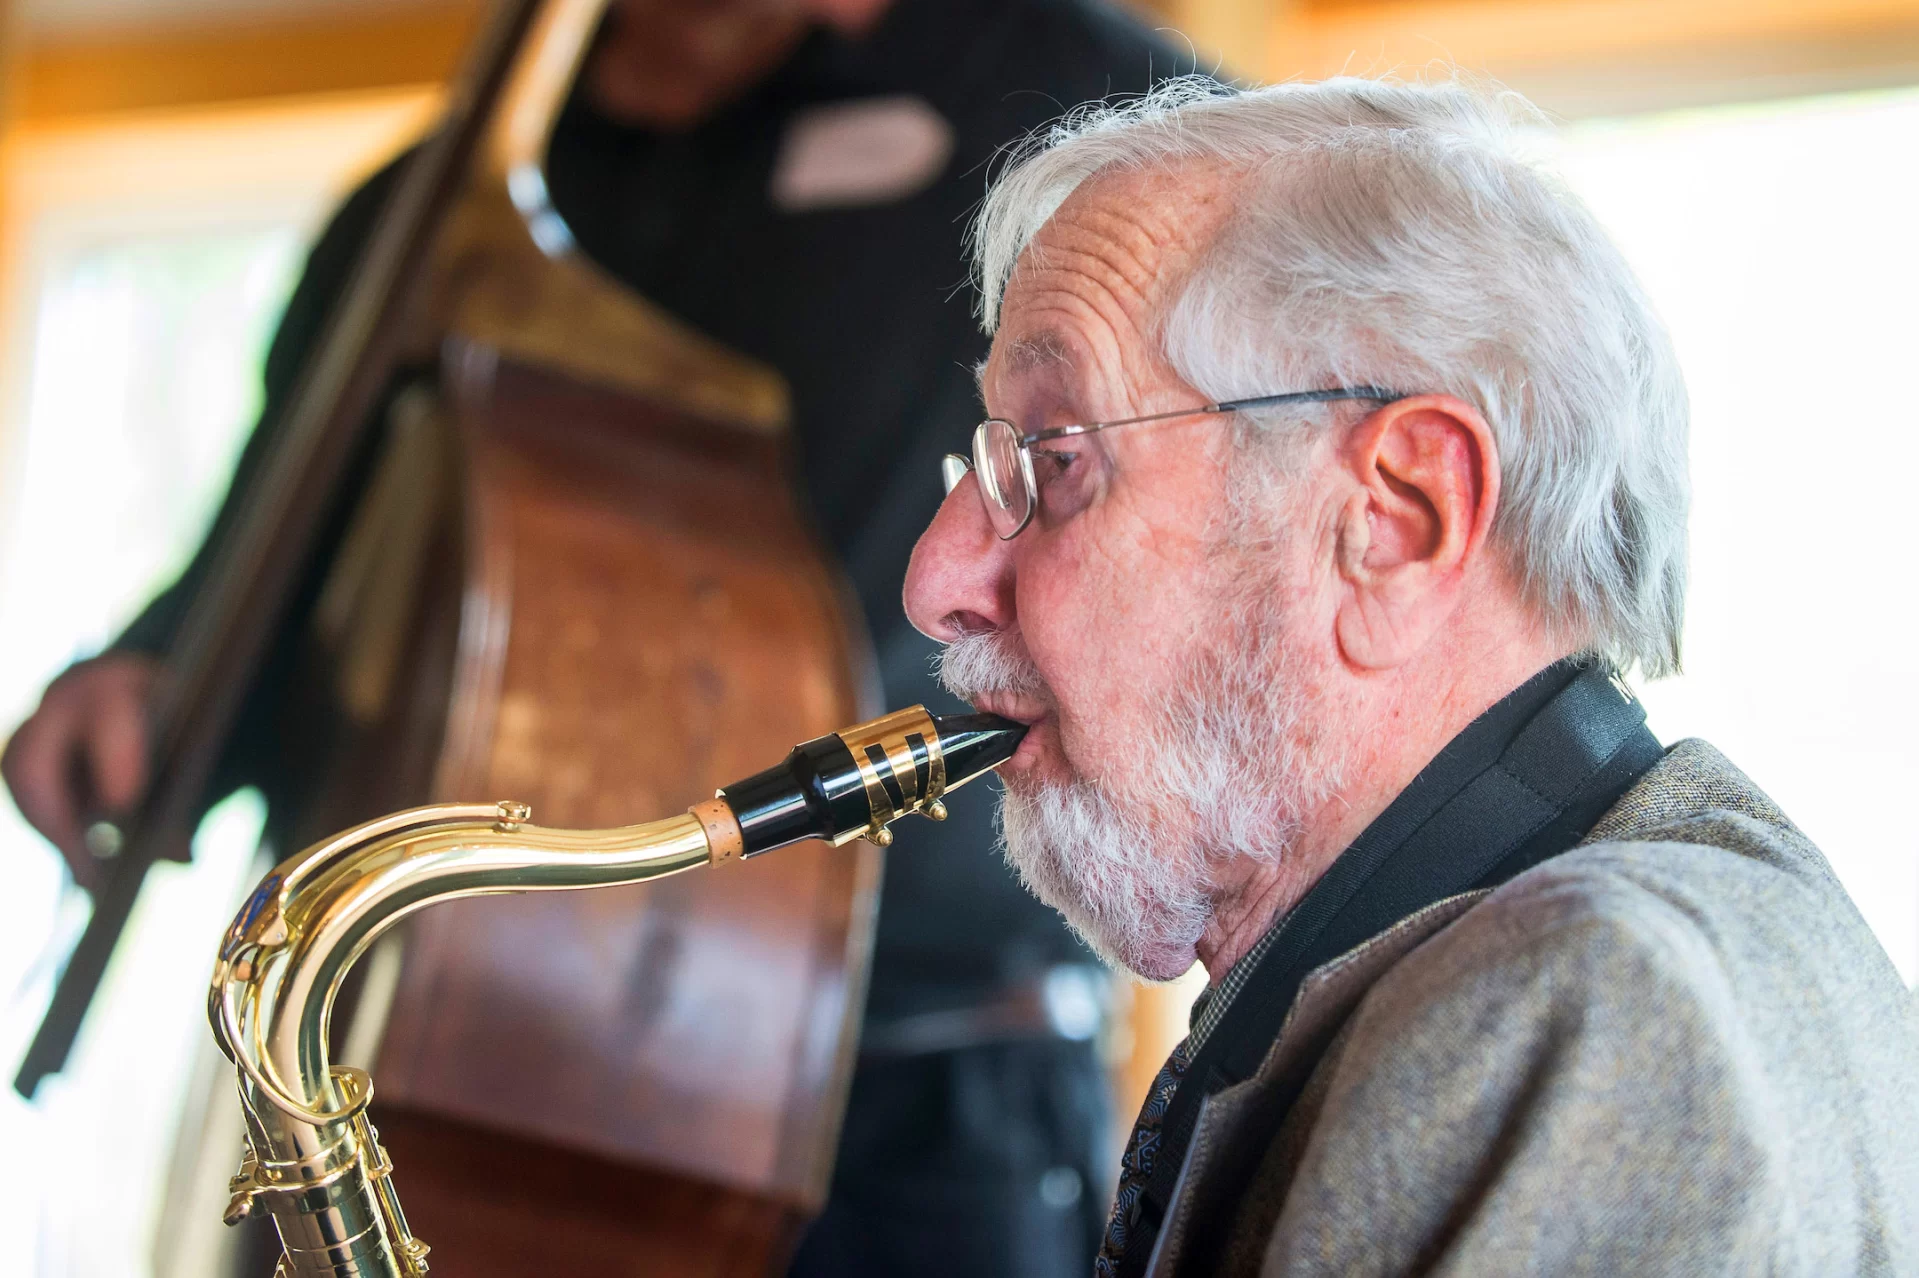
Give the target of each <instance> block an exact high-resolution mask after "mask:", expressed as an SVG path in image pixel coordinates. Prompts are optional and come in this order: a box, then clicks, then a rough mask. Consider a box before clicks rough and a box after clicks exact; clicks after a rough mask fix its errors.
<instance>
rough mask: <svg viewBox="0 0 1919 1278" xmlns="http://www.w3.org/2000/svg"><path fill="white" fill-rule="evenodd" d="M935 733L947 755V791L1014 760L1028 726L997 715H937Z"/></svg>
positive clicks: (934, 721)
mask: <svg viewBox="0 0 1919 1278" xmlns="http://www.w3.org/2000/svg"><path fill="white" fill-rule="evenodd" d="M932 718H933V731H935V732H937V733H939V737H940V749H941V750H942V751H944V752H945V754H946V788H947V789H949V790H951V789H953V788H954V787H956V786H962V785H965V784H966V783H967V782H968V781H971V780H972V779H973V778H974V777H977V776H978V775H979V774H980V773H982V772H990V771H991V770H992V769H994V768H997V767H998V766H999V765H1000V764H1002V763H1004V762H1006V761H1007V760H1008V759H1010V758H1012V757H1013V752H1014V751H1015V750H1017V749H1019V743H1020V742H1021V741H1023V740H1025V739H1026V725H1025V724H1023V723H1015V722H1013V720H1011V719H1002V718H1000V717H999V716H998V715H996V714H936V715H934V716H932Z"/></svg>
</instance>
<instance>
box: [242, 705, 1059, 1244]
mask: <svg viewBox="0 0 1919 1278" xmlns="http://www.w3.org/2000/svg"><path fill="white" fill-rule="evenodd" d="M1024 735H1025V728H1024V727H1023V726H1022V725H1020V724H1017V723H1012V722H1009V721H1008V720H1005V719H1000V718H998V717H996V716H993V715H950V716H938V715H931V714H928V713H927V711H926V710H925V708H924V707H920V706H915V707H913V708H912V709H910V710H901V711H897V712H895V713H893V714H889V715H887V716H885V717H884V718H881V719H875V720H873V721H872V722H870V723H862V724H859V725H856V726H854V727H851V728H847V729H844V730H842V731H840V732H836V733H832V734H829V735H827V736H824V737H818V738H816V739H814V740H812V741H808V742H805V743H804V744H802V745H799V746H796V747H794V749H793V752H792V753H791V754H789V755H788V756H787V758H786V760H785V762H784V763H782V764H780V765H779V766H777V767H774V768H770V769H768V770H767V771H765V772H761V773H757V774H755V775H754V776H751V777H748V778H746V779H745V780H744V781H740V782H737V783H735V784H733V785H729V786H726V787H724V788H722V789H721V790H719V791H718V792H717V794H716V795H715V797H714V798H712V799H708V800H706V801H705V802H702V803H697V804H695V805H694V806H693V807H692V808H690V809H689V810H688V811H687V812H686V813H685V814H684V815H681V816H676V817H669V818H667V819H665V820H663V821H653V822H650V823H647V824H644V825H630V826H622V827H619V828H617V829H610V830H556V829H545V828H542V827H540V826H537V825H533V824H531V821H530V818H531V815H532V814H531V812H530V811H529V810H528V808H527V806H526V805H525V804H523V803H515V802H501V803H495V804H442V805H438V806H434V807H424V808H414V809H411V810H409V811H405V812H396V813H393V814H392V815H390V816H385V817H381V818H380V819H378V820H376V821H369V822H367V823H366V824H364V825H359V826H355V827H354V828H353V829H350V830H347V831H345V832H343V833H341V834H338V835H335V836H334V837H332V838H330V839H326V840H324V841H322V842H320V843H316V844H314V845H313V846H312V847H310V848H308V849H306V850H305V851H303V852H301V853H299V854H298V855H296V856H293V857H290V858H289V859H287V860H285V861H283V862H281V863H280V864H279V865H278V866H276V867H274V869H273V871H272V873H270V874H268V875H267V876H266V878H264V879H263V880H261V882H260V885H259V886H258V887H257V888H255V889H254V890H253V893H252V894H251V895H250V896H249V897H248V898H247V900H246V903H245V904H244V905H243V906H242V907H241V909H240V912H239V914H238V915H237V916H236V917H235V918H234V920H233V923H232V925H231V926H230V927H229V928H228V929H227V932H226V935H225V938H224V939H223V940H222V942H221V945H220V957H219V961H218V962H217V963H216V964H215V965H214V969H213V982H212V987H211V989H210V991H209V993H208V999H207V1013H208V1019H209V1020H210V1021H211V1022H212V1025H213V1033H214V1036H215V1037H216V1038H217V1039H218V1040H219V1042H220V1047H221V1050H223V1051H224V1052H225V1053H226V1054H227V1056H228V1057H229V1058H230V1059H231V1060H232V1061H233V1063H234V1065H235V1066H237V1067H238V1071H239V1087H240V1103H241V1105H242V1106H243V1108H244V1109H245V1112H246V1127H247V1148H246V1152H245V1156H244V1157H243V1159H242V1161H241V1165H240V1171H239V1174H238V1175H236V1176H235V1177H234V1178H233V1180H232V1182H231V1185H230V1189H231V1191H232V1200H231V1202H230V1203H229V1204H228V1206H227V1210H226V1221H227V1223H228V1224H235V1223H237V1222H239V1221H240V1220H242V1219H244V1218H246V1217H248V1216H250V1215H252V1214H253V1213H254V1212H256V1211H259V1210H261V1209H262V1208H264V1209H265V1210H266V1211H267V1212H268V1213H269V1214H271V1216H272V1217H273V1221H274V1224H275V1226H276V1227H277V1228H278V1229H279V1233H280V1243H281V1247H282V1253H281V1257H280V1263H279V1267H278V1269H277V1270H276V1271H275V1272H276V1278H318V1276H320V1275H326V1276H327V1278H417V1275H421V1274H424V1273H426V1270H427V1263H426V1254H427V1246H426V1244H425V1243H423V1242H421V1241H420V1240H419V1239H418V1238H415V1237H414V1236H413V1235H412V1233H411V1231H409V1230H408V1228H407V1224H406V1216H405V1213H403V1212H402V1211H401V1209H400V1200H399V1198H398V1196H397V1195H396V1194H395V1193H394V1189H393V1180H392V1170H393V1168H392V1163H391V1161H390V1160H389V1159H388V1158H387V1156H386V1153H385V1151H384V1150H383V1149H382V1148H381V1146H380V1140H379V1134H378V1132H377V1131H375V1129H374V1127H373V1125H372V1124H371V1123H370V1122H369V1121H368V1118H367V1104H368V1102H369V1101H371V1100H372V1099H373V1081H372V1079H371V1078H369V1077H368V1076H367V1074H366V1072H365V1071H364V1070H361V1069H356V1068H354V1067H352V1066H346V1065H333V1064H331V1063H329V1061H328V1059H327V1031H328V1023H329V1020H330V1019H331V1016H332V1011H333V999H334V996H335V994H336V993H338V991H339V988H340V982H341V980H342V979H343V978H344V977H345V975H346V973H347V970H348V969H349V968H351V967H352V966H353V964H354V962H355V961H356V960H358V959H359V957H360V956H361V955H362V954H364V953H365V952H366V951H367V949H368V947H369V946H371V945H372V944H373V942H374V941H375V940H376V939H377V938H378V937H379V936H380V935H381V934H382V933H383V932H385V931H386V930H387V929H388V928H390V927H392V926H393V925H394V924H395V923H397V922H399V921H400V920H401V919H402V918H404V917H406V916H407V915H409V914H411V913H413V912H414V911H415V910H420V909H424V908H426V907H427V906H429V905H434V904H437V903H439V902H441V901H449V900H453V899H454V898H456V897H463V896H478V895H483V894H487V893H496V892H538V891H559V890H564V889H568V888H592V887H612V886H615V885H618V884H625V883H637V882H641V881H643V880H646V879H654V878H660V877H662V876H664V875H668V874H678V873H680V872H681V871H682V870H690V869H692V868H694V867H695V866H699V865H706V864H708V863H714V864H718V863H722V862H729V861H739V860H746V859H749V858H751V857H755V856H758V855H760V854H761V853H763V852H770V851H771V850H773V849H774V848H777V847H784V846H785V845H787V844H789V843H797V842H799V841H800V840H802V839H824V840H827V841H828V842H830V843H832V844H833V845H835V846H839V845H841V844H845V843H849V842H851V841H852V840H854V839H857V838H867V839H871V840H872V841H873V842H875V843H878V844H879V845H881V846H882V847H884V846H885V845H887V844H889V843H891V842H892V837H893V836H892V831H891V830H890V829H888V825H889V823H890V822H892V821H893V820H894V819H895V818H897V817H900V816H903V815H905V814H906V813H908V812H919V813H922V814H923V815H925V816H928V817H930V818H932V819H933V820H936V821H937V820H943V819H945V816H946V808H945V805H944V803H943V802H942V796H943V795H944V794H945V793H946V792H947V791H949V790H953V789H955V788H957V787H959V786H961V785H964V784H965V783H966V782H968V781H971V780H973V779H974V778H975V777H978V776H980V775H982V774H983V773H986V772H988V771H991V770H992V769H993V768H995V767H998V766H999V765H1000V764H1002V763H1004V762H1005V761H1006V760H1007V759H1009V758H1011V757H1012V754H1013V751H1014V750H1015V749H1016V748H1017V746H1018V744H1019V741H1020V738H1021V737H1022V736H1024Z"/></svg>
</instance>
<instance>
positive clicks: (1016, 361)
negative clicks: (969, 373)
mask: <svg viewBox="0 0 1919 1278" xmlns="http://www.w3.org/2000/svg"><path fill="white" fill-rule="evenodd" d="M1072 366H1073V349H1072V347H1070V346H1068V345H1067V344H1066V339H1065V338H1063V337H1061V336H1060V335H1059V334H1058V333H1055V332H1052V331H1051V330H1048V331H1046V332H1041V333H1035V334H1033V335H1032V336H1031V337H1021V338H1018V339H1016V340H1014V341H1013V342H1011V343H1009V344H1008V345H1007V347H1006V372H1008V373H1030V372H1032V371H1033V370H1034V369H1036V368H1047V367H1065V368H1071V367H1072ZM973 378H974V380H975V381H977V382H978V383H979V384H980V388H981V389H982V390H984V389H985V386H986V361H985V360H981V361H980V363H979V365H978V367H976V368H975V369H974V370H973Z"/></svg>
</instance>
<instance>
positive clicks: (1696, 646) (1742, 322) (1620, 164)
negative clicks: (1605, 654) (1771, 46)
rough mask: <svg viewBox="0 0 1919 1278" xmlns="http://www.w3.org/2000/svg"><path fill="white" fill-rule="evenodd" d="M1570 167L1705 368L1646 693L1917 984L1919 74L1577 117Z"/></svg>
mask: <svg viewBox="0 0 1919 1278" xmlns="http://www.w3.org/2000/svg"><path fill="white" fill-rule="evenodd" d="M1561 142H1562V145H1563V148H1564V150H1563V155H1562V157H1561V161H1560V163H1561V168H1562V171H1563V172H1565V173H1566V175H1567V176H1568V178H1569V179H1570V180H1571V182H1572V184H1573V186H1574V187H1575V188H1576V189H1577V190H1578V191H1579V193H1580V194H1581V195H1582V196H1583V197H1584V198H1585V199H1586V200H1587V201H1588V203H1589V204H1590V205H1591V206H1592V208H1593V210H1594V211H1595V212H1596V213H1597V214H1598V216H1599V218H1600V220H1601V221H1602V222H1603V223H1604V224H1605V225H1606V227H1607V229H1608V230H1609V231H1610V232H1611V233H1612V235H1613V236H1614V238H1615V239H1616V240H1617V242H1618V243H1619V245H1620V247H1621V249H1622V250H1623V251H1624V252H1625V254H1626V257H1627V259H1628V260H1629V261H1630V262H1631V263H1632V265H1633V268H1634V270H1636V271H1637V272H1638V274H1639V277H1640V279H1641V281H1642V282H1643V283H1644V284H1645V286H1646V288H1647V290H1648V291H1649V292H1650V293H1651V295H1652V298H1653V302H1654V304H1655V305H1656V306H1657V307H1658V309H1659V311H1660V313H1661V315H1662V316H1663V317H1664V319H1665V321H1666V323H1667V326H1668V327H1669V328H1670V329H1671V331H1672V335H1673V340H1674V342H1675V343H1676V345H1677V346H1678V349H1679V358H1680V362H1681V364H1682V366H1683V367H1684V369H1685V372H1686V379H1687V384H1688V385H1689V387H1690V388H1691V392H1692V403H1693V434H1692V478H1693V493H1694V497H1693V513H1692V524H1691V527H1692V587H1691V591H1690V597H1689V604H1688V609H1687V617H1686V634H1685V663H1686V673H1685V674H1684V675H1682V676H1680V677H1678V678H1675V679H1670V680H1665V681H1661V682H1659V683H1654V684H1652V685H1650V686H1647V687H1644V688H1643V689H1642V692H1643V694H1644V697H1645V701H1646V704H1647V707H1648V712H1649V715H1650V717H1651V721H1652V726H1653V728H1654V730H1655V731H1657V732H1658V733H1659V734H1660V737H1661V739H1663V740H1665V741H1667V742H1671V741H1674V740H1677V739H1679V738H1681V737H1687V736H1701V737H1704V738H1706V739H1707V740H1709V741H1711V742H1712V743H1713V744H1714V745H1716V746H1718V747H1719V748H1720V749H1722V750H1724V751H1725V752H1726V753H1727V754H1728V755H1729V756H1730V757H1731V758H1732V760H1733V761H1734V762H1735V763H1736V764H1738V765H1739V766H1740V767H1741V768H1743V769H1745V770H1746V771H1747V772H1748V773H1749V774H1750V775H1751V776H1752V778H1753V779H1754V780H1755V781H1756V782H1758V783H1759V785H1760V786H1761V787H1762V788H1764V789H1765V790H1766V791H1767V792H1768V793H1769V794H1771V795H1772V796H1773V798H1774V799H1775V800H1777V801H1778V803H1779V804H1780V806H1781V807H1783V808H1784V809H1785V810H1786V812H1787V814H1788V815H1789V816H1791V817H1792V819H1793V820H1794V821H1795V822H1797V823H1798V824H1799V825H1800V827H1801V828H1802V829H1804V830H1805V832H1806V833H1807V835H1808V836H1810V837H1811V838H1812V840H1813V841H1814V842H1815V843H1817V844H1818V845H1819V846H1820V848H1821V849H1822V850H1823V851H1824V852H1825V854H1826V855H1827V857H1828V858H1830V859H1831V861H1832V864H1833V868H1834V869H1835V870H1836V871H1837V872H1838V874H1839V877H1840V878H1841V880H1842V881H1844V883H1845V885H1846V889H1847V891H1848V892H1850V893H1851V895H1852V898H1853V900H1854V902H1855V903H1856V904H1857V905H1858V906H1859V909H1860V911H1861V913H1863V914H1864V915H1865V917H1866V921H1867V922H1868V923H1870V924H1871V925H1872V927H1873V930H1874V931H1875V932H1876V933H1877V934H1878V937H1879V940H1880V942H1881V943H1882V944H1883V945H1884V946H1885V947H1886V950H1887V952H1888V953H1889V954H1890V955H1891V956H1892V959H1893V962H1894V964H1895V965H1896V966H1897V967H1898V968H1899V971H1900V974H1901V975H1902V976H1903V977H1904V978H1905V980H1906V982H1907V983H1908V984H1912V983H1913V982H1914V981H1915V980H1919V831H1915V830H1914V829H1913V827H1912V824H1911V822H1910V821H1909V820H1908V819H1907V818H1906V816H1905V814H1904V812H1903V810H1902V809H1903V806H1904V804H1903V802H1902V800H1903V796H1904V795H1905V794H1906V793H1907V787H1908V786H1909V785H1911V784H1912V778H1913V777H1914V776H1919V739H1915V737H1914V734H1913V730H1912V725H1913V723H1915V722H1919V685H1915V682H1914V679H1913V675H1912V671H1911V670H1910V669H1909V668H1908V664H1907V663H1908V662H1909V661H1910V660H1911V653H1912V643H1913V636H1914V634H1915V633H1916V632H1919V631H1916V627H1919V593H1915V587H1916V584H1919V578H1916V577H1915V574H1914V570H1913V567H1912V559H1913V552H1912V540H1911V538H1912V533H1913V524H1912V522H1911V518H1910V514H1909V512H1910V510H1911V508H1912V506H1913V497H1912V495H1911V494H1910V493H1909V492H1908V491H1905V484H1906V482H1907V480H1908V477H1909V476H1911V475H1913V474H1915V473H1919V398H1916V397H1915V396H1914V395H1913V394H1911V393H1910V392H1909V391H1908V390H1907V389H1906V385H1907V383H1908V382H1909V381H1910V380H1911V376H1912V370H1913V369H1914V368H1915V367H1919V311H1916V310H1915V308H1914V306H1913V299H1914V298H1915V297H1919V234H1915V232H1914V223H1913V213H1912V210H1913V209H1914V208H1915V207H1919V162H1915V161H1914V158H1913V157H1914V156H1916V155H1919V91H1912V90H1905V91H1900V92H1894V93H1875V94H1864V95H1854V96H1846V97H1833V98H1821V99H1809V100H1801V101H1794V102H1776V103H1767V104H1762V105H1757V106H1739V107H1720V108H1714V109H1711V110H1700V111H1687V112H1678V113H1673V114H1667V115H1658V116H1651V117H1645V118H1639V119H1633V120H1625V121H1614V122H1595V123H1588V124H1582V125H1578V126H1575V127H1572V128H1568V129H1566V130H1565V131H1564V133H1563V135H1562V139H1561Z"/></svg>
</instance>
